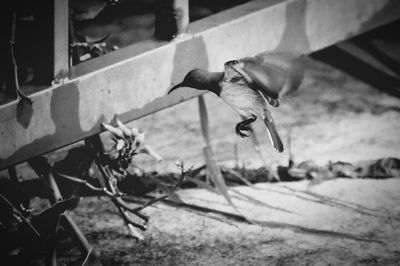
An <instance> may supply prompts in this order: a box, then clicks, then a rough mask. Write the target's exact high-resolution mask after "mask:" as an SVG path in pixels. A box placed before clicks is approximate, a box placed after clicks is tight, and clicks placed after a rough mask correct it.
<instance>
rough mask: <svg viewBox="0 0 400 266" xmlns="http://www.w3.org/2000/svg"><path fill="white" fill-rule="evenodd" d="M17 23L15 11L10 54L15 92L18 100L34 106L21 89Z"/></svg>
mask: <svg viewBox="0 0 400 266" xmlns="http://www.w3.org/2000/svg"><path fill="white" fill-rule="evenodd" d="M16 21H17V14H16V12H15V11H14V12H13V18H12V25H11V38H10V53H11V61H12V64H13V68H14V72H13V76H14V77H13V85H14V89H15V92H16V94H17V99H18V100H23V101H25V102H26V103H28V104H32V103H33V101H32V99H30V98H29V97H28V96H26V95H25V94H24V93H23V92H22V91H21V89H20V87H19V82H18V66H17V61H16V60H15V55H14V44H15V28H16Z"/></svg>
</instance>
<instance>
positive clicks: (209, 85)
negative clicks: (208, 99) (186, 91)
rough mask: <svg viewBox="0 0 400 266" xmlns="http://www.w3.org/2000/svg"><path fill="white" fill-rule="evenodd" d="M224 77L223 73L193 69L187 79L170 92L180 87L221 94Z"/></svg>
mask: <svg viewBox="0 0 400 266" xmlns="http://www.w3.org/2000/svg"><path fill="white" fill-rule="evenodd" d="M222 77H223V72H209V71H207V70H205V69H193V70H191V71H190V72H189V73H187V74H186V76H185V78H184V79H183V81H182V82H181V83H178V84H176V85H175V86H173V87H172V88H171V89H170V90H169V91H168V94H170V93H171V92H172V91H174V90H176V89H178V88H180V87H190V88H193V89H197V90H208V91H212V92H214V93H216V94H219V91H220V88H219V85H218V83H219V81H220V80H221V79H222Z"/></svg>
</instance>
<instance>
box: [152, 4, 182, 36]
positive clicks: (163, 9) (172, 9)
mask: <svg viewBox="0 0 400 266" xmlns="http://www.w3.org/2000/svg"><path fill="white" fill-rule="evenodd" d="M188 25H189V0H157V3H156V29H155V32H154V35H155V37H157V38H159V39H161V40H172V39H173V38H175V37H176V36H178V35H179V34H181V33H185V32H187V29H188Z"/></svg>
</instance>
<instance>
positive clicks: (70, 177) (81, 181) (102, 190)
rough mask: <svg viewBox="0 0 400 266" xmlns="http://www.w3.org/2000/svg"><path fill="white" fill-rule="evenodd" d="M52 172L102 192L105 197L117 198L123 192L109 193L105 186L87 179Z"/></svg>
mask: <svg viewBox="0 0 400 266" xmlns="http://www.w3.org/2000/svg"><path fill="white" fill-rule="evenodd" d="M54 174H55V175H56V176H59V177H62V178H64V179H66V180H68V181H71V182H74V183H77V184H79V185H82V186H85V187H87V188H88V189H90V190H92V191H94V192H99V193H101V194H103V195H105V196H107V197H110V198H118V197H121V196H123V195H124V194H122V193H118V192H117V193H111V192H109V191H108V190H107V188H105V187H104V188H99V187H96V186H93V185H92V184H90V183H89V182H88V181H87V180H83V179H79V178H76V177H72V176H69V175H66V174H61V173H58V172H55V173H54Z"/></svg>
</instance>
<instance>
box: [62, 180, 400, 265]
mask: <svg viewBox="0 0 400 266" xmlns="http://www.w3.org/2000/svg"><path fill="white" fill-rule="evenodd" d="M399 188H400V179H386V180H350V179H336V180H331V181H326V182H324V183H322V184H319V185H316V186H313V187H308V182H307V181H302V182H294V183H286V184H285V183H275V184H257V185H256V186H255V188H250V187H236V188H235V191H237V192H240V193H241V194H237V193H236V192H231V195H232V196H234V197H235V195H237V196H239V195H241V196H239V198H236V197H235V199H234V201H235V204H237V206H238V207H239V209H240V211H241V212H243V214H245V215H247V216H248V217H249V218H250V219H255V220H258V221H264V222H268V223H267V224H266V225H265V226H259V225H250V224H245V223H239V222H235V221H232V220H229V219H226V218H222V217H219V216H215V215H211V214H208V215H207V216H206V214H199V213H194V212H189V211H187V210H184V209H176V208H174V207H169V206H166V205H163V204H159V205H156V206H155V207H150V208H148V209H146V210H145V213H146V214H148V215H150V216H151V217H152V219H151V222H150V224H149V228H148V230H147V231H146V233H145V240H144V241H141V242H137V241H135V240H133V239H131V238H130V237H128V236H127V235H126V231H125V228H124V226H123V223H122V221H121V219H120V218H119V216H118V215H117V211H116V209H115V208H114V207H113V206H112V204H110V201H108V200H106V199H101V200H98V199H94V198H86V199H84V200H83V202H81V204H80V207H78V209H76V210H75V211H74V213H73V217H74V218H75V220H76V221H77V222H78V224H79V225H80V227H81V228H82V229H83V231H84V232H85V234H86V236H87V237H88V239H89V241H90V243H92V245H93V246H94V248H95V249H96V250H97V251H99V252H100V253H101V256H102V260H103V263H104V265H399V263H400V252H399V250H400V244H399V243H400V242H399V239H400V231H398V230H397V229H398V228H399V226H400V207H399V206H400V205H399V202H400V195H399V193H398V191H399ZM179 194H180V195H181V196H182V198H183V199H184V200H185V201H186V202H190V203H195V204H198V205H201V206H207V207H210V208H214V209H218V210H225V211H229V212H233V210H232V209H231V208H230V207H229V206H227V204H226V203H225V201H224V200H223V199H222V198H221V197H220V196H218V195H215V194H212V193H209V192H207V191H204V190H198V189H190V190H184V191H180V192H179ZM243 195H247V196H250V197H251V198H252V201H254V200H259V201H261V202H263V203H264V204H261V203H260V204H255V203H254V202H252V201H249V200H248V199H246V200H243V199H240V198H242V196H243ZM303 227H305V228H312V229H320V230H321V229H322V230H329V231H334V232H339V233H347V234H351V235H343V236H335V235H329V234H328V235H322V234H318V233H312V232H305V231H304V230H306V229H304V228H303ZM396 228H397V229H396ZM357 238H358V239H357ZM65 263H66V264H67V265H68V264H69V263H72V261H68V260H67V261H65Z"/></svg>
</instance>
